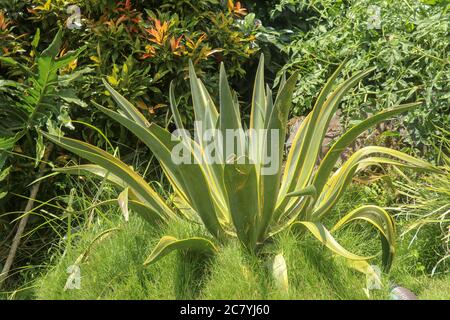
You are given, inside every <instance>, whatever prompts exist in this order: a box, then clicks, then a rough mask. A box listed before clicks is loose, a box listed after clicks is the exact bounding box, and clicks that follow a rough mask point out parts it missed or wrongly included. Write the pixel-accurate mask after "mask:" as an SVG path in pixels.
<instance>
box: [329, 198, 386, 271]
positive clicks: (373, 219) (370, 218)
mask: <svg viewBox="0 0 450 320" xmlns="http://www.w3.org/2000/svg"><path fill="white" fill-rule="evenodd" d="M355 220H364V221H367V222H369V223H371V224H372V225H373V226H375V228H377V229H378V230H379V231H380V236H381V242H382V249H383V256H382V257H383V258H382V259H383V267H384V269H385V271H389V269H390V267H391V265H392V260H393V258H394V254H395V224H394V220H393V218H392V217H391V216H390V215H389V213H387V211H386V210H384V209H382V208H380V207H378V206H373V205H367V206H362V207H359V208H357V209H355V210H353V211H351V212H350V213H348V214H346V215H345V216H344V217H343V218H342V219H340V220H339V221H338V222H337V223H336V224H335V225H334V226H333V228H332V229H331V232H333V231H335V230H338V229H339V228H341V227H343V226H344V225H346V224H348V223H349V222H351V221H355Z"/></svg>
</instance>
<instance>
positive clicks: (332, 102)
mask: <svg viewBox="0 0 450 320" xmlns="http://www.w3.org/2000/svg"><path fill="white" fill-rule="evenodd" d="M341 68H342V65H341V66H340V67H339V68H338V69H337V70H336V72H337V71H340V69H341ZM373 70H374V68H370V69H367V70H364V71H361V72H358V73H356V74H355V75H354V76H352V77H350V78H349V79H347V80H345V81H344V82H343V83H342V84H341V85H340V86H339V87H338V88H337V89H336V90H334V91H333V93H332V94H331V95H330V96H329V97H328V98H327V99H326V100H325V102H323V103H321V102H320V101H322V100H323V99H324V97H323V96H322V93H325V92H322V93H321V95H320V96H319V98H318V103H316V105H315V106H314V109H313V111H312V115H311V118H310V120H309V122H308V127H307V129H306V134H305V137H304V139H303V140H302V142H301V145H300V146H299V148H301V151H300V152H299V153H298V154H297V155H298V158H292V159H290V161H291V162H290V163H286V168H288V172H287V175H284V176H283V177H286V178H285V180H284V181H283V184H282V186H281V194H282V195H285V194H286V193H288V192H291V191H293V190H294V189H302V188H304V187H306V186H307V185H308V184H309V183H310V180H311V177H312V173H313V170H314V166H315V163H316V161H317V156H318V153H319V150H320V146H321V145H322V141H323V138H324V136H325V133H326V130H327V128H328V124H329V122H330V120H331V118H332V116H333V114H334V113H335V111H336V109H337V107H338V105H339V103H340V101H341V100H342V98H343V97H344V95H345V94H346V93H347V91H348V90H350V89H351V88H352V87H353V86H354V85H356V84H357V83H358V82H359V81H360V80H361V79H362V78H364V77H365V76H366V75H367V74H369V73H370V72H372V71H373ZM336 72H335V73H334V74H333V76H332V77H331V79H335V77H336V76H337V74H336ZM330 89H331V88H328V86H327V85H326V86H325V88H324V90H326V91H328V90H330ZM294 141H295V139H294ZM295 148H297V145H296V144H295V145H293V147H292V149H291V150H290V152H295ZM293 149H294V150H293ZM288 161H289V157H288ZM294 177H295V180H294ZM287 202H288V200H287V199H285V200H284V203H283V204H282V205H281V206H283V205H284V206H286V204H287Z"/></svg>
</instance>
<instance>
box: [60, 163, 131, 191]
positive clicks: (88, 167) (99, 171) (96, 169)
mask: <svg viewBox="0 0 450 320" xmlns="http://www.w3.org/2000/svg"><path fill="white" fill-rule="evenodd" d="M53 171H56V172H60V173H67V174H72V175H77V176H83V175H87V174H94V175H96V176H99V177H101V178H105V177H106V179H107V180H108V181H109V182H112V183H114V184H116V185H118V186H119V187H122V188H126V187H127V186H128V184H127V183H126V182H125V181H124V180H122V179H120V178H119V177H117V176H116V175H114V174H112V173H111V172H108V170H106V169H105V168H103V167H100V166H99V165H96V164H80V165H75V166H70V167H63V168H55V169H53Z"/></svg>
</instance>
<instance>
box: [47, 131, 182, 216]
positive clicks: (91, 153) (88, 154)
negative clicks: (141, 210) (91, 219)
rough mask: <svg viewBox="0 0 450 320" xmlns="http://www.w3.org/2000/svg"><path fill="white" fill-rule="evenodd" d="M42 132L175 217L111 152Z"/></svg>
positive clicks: (147, 201)
mask: <svg viewBox="0 0 450 320" xmlns="http://www.w3.org/2000/svg"><path fill="white" fill-rule="evenodd" d="M42 134H43V135H44V136H45V137H46V138H47V139H49V140H50V141H52V142H54V143H55V144H57V145H60V146H61V147H64V148H65V149H67V150H69V151H71V152H73V153H75V154H77V155H79V156H80V157H83V158H86V159H88V160H89V161H91V162H94V163H96V164H98V165H100V166H102V167H104V168H105V169H106V170H108V171H110V172H112V173H113V174H115V175H116V176H118V177H120V178H121V179H122V180H123V181H125V182H126V183H127V184H128V185H129V186H130V187H131V188H132V189H133V190H135V192H136V196H137V197H138V198H139V200H140V201H142V202H144V203H145V204H146V205H148V206H150V207H151V208H152V209H153V210H154V211H157V212H161V213H162V214H164V215H166V216H167V217H169V218H175V213H174V212H173V211H172V209H170V208H169V207H168V206H167V205H166V203H165V201H164V199H162V198H161V196H160V195H159V194H158V193H157V192H156V191H154V190H153V188H151V187H150V186H149V185H148V184H147V182H145V180H144V179H143V178H142V177H141V176H140V175H138V174H137V173H136V172H134V171H133V170H132V169H131V168H130V167H128V166H127V165H126V164H125V163H123V162H122V161H120V160H118V159H117V158H115V157H113V156H112V155H111V154H109V153H107V152H106V151H104V150H102V149H100V148H97V147H94V146H92V145H90V144H88V143H85V142H82V141H78V140H74V139H70V138H65V137H58V136H54V135H51V134H48V133H42Z"/></svg>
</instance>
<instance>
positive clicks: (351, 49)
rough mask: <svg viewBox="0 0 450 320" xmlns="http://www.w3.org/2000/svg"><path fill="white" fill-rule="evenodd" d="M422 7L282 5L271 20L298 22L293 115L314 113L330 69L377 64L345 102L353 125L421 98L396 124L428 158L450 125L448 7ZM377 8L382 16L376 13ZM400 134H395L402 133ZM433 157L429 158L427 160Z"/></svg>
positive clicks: (365, 2) (326, 0)
mask: <svg viewBox="0 0 450 320" xmlns="http://www.w3.org/2000/svg"><path fill="white" fill-rule="evenodd" d="M424 3H426V2H425V1H423V2H420V1H369V0H358V1H331V0H320V1H293V0H282V1H280V2H279V4H278V5H277V6H276V7H275V9H274V10H273V12H272V16H275V17H276V16H277V15H280V14H287V13H288V12H295V14H296V15H297V17H299V18H298V21H299V24H301V25H297V26H296V27H295V26H290V27H291V28H293V30H294V35H293V36H292V42H291V43H290V44H289V45H285V46H284V49H283V50H284V51H285V52H286V53H287V54H288V55H289V59H288V64H287V65H286V67H285V68H286V69H287V70H298V71H299V72H300V77H301V82H300V85H299V86H298V88H297V89H296V91H295V94H294V112H295V113H296V114H301V113H305V112H306V111H307V110H309V109H311V108H312V105H313V102H314V100H313V97H314V96H313V93H314V92H316V91H317V90H318V88H320V87H321V86H323V84H324V83H325V81H326V79H327V78H328V75H329V73H330V70H331V69H333V68H334V67H335V66H336V65H337V64H339V63H340V61H342V60H343V59H349V61H348V63H347V66H346V67H345V68H344V70H343V74H346V73H348V72H349V71H350V70H353V69H355V68H356V69H361V68H367V67H370V66H376V67H377V71H376V72H375V73H373V74H372V75H371V76H370V77H368V78H367V81H366V83H365V86H364V89H363V90H362V91H360V92H358V93H356V92H353V93H352V94H351V99H348V100H346V101H345V104H344V112H343V114H344V125H345V127H346V128H347V127H349V126H351V125H353V124H354V123H355V122H357V121H358V119H364V118H365V117H366V116H367V115H368V114H372V113H374V112H377V111H378V110H381V109H383V108H386V107H391V106H393V105H396V104H399V103H402V102H408V101H416V100H418V99H423V100H424V101H425V103H424V104H423V106H421V107H419V108H416V109H414V110H413V111H411V112H409V113H408V114H406V115H405V116H403V117H400V118H398V120H397V121H396V128H397V130H398V128H400V129H401V128H403V130H401V136H402V137H401V138H402V140H403V142H404V143H406V144H407V145H410V146H412V147H413V149H414V150H416V149H420V150H422V151H424V152H425V153H427V151H429V150H430V149H429V148H430V146H431V145H432V144H433V143H436V142H437V141H438V140H437V139H436V138H435V135H436V134H437V135H442V134H443V133H442V132H441V131H439V130H438V129H437V127H440V128H442V127H448V125H449V123H450V111H449V107H448V106H449V101H450V100H449V99H450V95H449V90H448V85H447V84H448V82H449V80H450V78H449V75H450V64H449V61H450V56H449V52H450V50H449V41H448V30H449V29H448V28H449V13H450V11H449V6H448V5H447V7H446V6H445V4H444V2H442V5H426V4H424ZM378 10H379V11H378ZM397 130H395V131H397ZM428 156H432V155H431V154H429V155H428Z"/></svg>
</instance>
